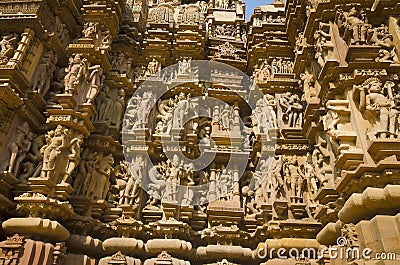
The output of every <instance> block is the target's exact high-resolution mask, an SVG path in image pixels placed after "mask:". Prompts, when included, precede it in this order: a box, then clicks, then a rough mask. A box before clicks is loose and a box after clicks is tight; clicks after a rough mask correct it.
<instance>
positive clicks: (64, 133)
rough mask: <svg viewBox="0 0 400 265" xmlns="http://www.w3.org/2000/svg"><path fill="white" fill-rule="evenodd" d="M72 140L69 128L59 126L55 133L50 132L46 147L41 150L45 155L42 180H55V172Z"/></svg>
mask: <svg viewBox="0 0 400 265" xmlns="http://www.w3.org/2000/svg"><path fill="white" fill-rule="evenodd" d="M69 138H70V132H69V129H68V128H63V126H61V125H58V126H57V128H56V129H55V130H54V131H50V132H49V134H48V135H47V137H46V143H47V144H46V145H45V146H43V147H42V148H41V152H42V154H43V168H42V173H41V176H40V177H41V178H48V179H51V180H52V181H54V182H55V181H57V179H54V175H55V172H56V171H57V170H60V169H57V168H56V164H57V161H58V160H59V158H60V155H61V153H62V152H63V150H65V149H66V148H68V141H69Z"/></svg>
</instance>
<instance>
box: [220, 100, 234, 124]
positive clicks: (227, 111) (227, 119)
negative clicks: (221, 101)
mask: <svg viewBox="0 0 400 265" xmlns="http://www.w3.org/2000/svg"><path fill="white" fill-rule="evenodd" d="M220 117H221V124H222V127H223V128H224V129H225V130H230V129H231V123H232V118H233V114H232V108H231V107H230V106H229V105H228V104H226V105H225V106H224V109H223V110H222V111H221V116H220Z"/></svg>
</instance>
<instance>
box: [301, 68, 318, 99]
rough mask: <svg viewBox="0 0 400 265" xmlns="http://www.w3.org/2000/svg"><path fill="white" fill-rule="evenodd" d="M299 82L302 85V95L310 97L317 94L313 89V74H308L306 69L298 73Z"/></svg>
mask: <svg viewBox="0 0 400 265" xmlns="http://www.w3.org/2000/svg"><path fill="white" fill-rule="evenodd" d="M300 80H301V81H300V84H302V85H303V92H304V97H305V98H306V99H311V98H314V97H316V96H317V92H316V90H315V79H314V75H312V74H310V73H309V72H308V71H305V73H303V74H301V75H300Z"/></svg>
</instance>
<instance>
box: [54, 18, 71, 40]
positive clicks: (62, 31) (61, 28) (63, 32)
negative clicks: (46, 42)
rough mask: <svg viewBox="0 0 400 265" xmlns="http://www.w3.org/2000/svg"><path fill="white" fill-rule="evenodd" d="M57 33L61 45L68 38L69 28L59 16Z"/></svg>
mask: <svg viewBox="0 0 400 265" xmlns="http://www.w3.org/2000/svg"><path fill="white" fill-rule="evenodd" d="M55 33H56V36H57V38H58V39H59V40H60V42H61V43H63V42H64V41H65V40H66V38H67V36H68V29H67V26H66V25H65V24H64V23H63V22H62V21H61V19H60V18H59V17H58V16H56V24H55Z"/></svg>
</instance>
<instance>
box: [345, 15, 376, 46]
mask: <svg viewBox="0 0 400 265" xmlns="http://www.w3.org/2000/svg"><path fill="white" fill-rule="evenodd" d="M342 19H343V23H344V24H343V26H344V27H345V30H346V31H347V32H349V34H350V35H351V39H350V44H356V45H361V44H365V43H366V42H367V35H368V30H369V29H370V28H371V25H370V24H368V21H367V19H366V17H365V13H364V12H363V11H362V12H359V11H358V10H357V9H356V8H355V7H353V8H352V9H350V11H349V12H348V13H347V15H346V14H344V16H342Z"/></svg>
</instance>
